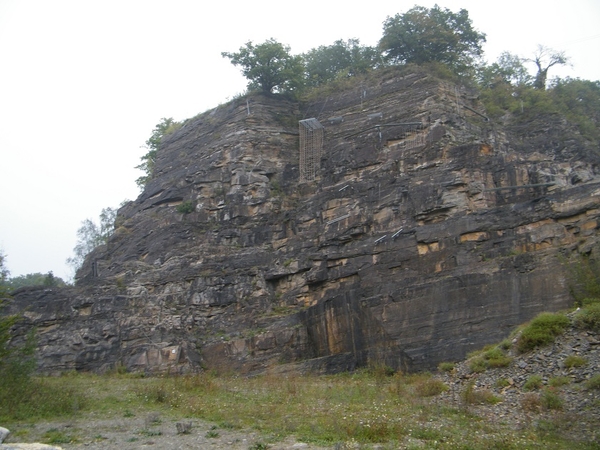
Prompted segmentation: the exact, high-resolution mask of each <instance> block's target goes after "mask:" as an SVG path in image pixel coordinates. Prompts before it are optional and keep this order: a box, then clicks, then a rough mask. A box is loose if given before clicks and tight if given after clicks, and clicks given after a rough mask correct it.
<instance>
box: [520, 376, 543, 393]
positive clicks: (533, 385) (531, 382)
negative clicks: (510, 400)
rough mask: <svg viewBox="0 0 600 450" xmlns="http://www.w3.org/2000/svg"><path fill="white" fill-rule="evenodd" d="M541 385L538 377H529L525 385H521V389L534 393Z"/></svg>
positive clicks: (540, 379) (540, 378)
mask: <svg viewBox="0 0 600 450" xmlns="http://www.w3.org/2000/svg"><path fill="white" fill-rule="evenodd" d="M542 385H543V383H542V377H541V376H539V375H531V376H530V377H529V378H528V379H527V381H526V382H525V384H524V385H523V389H525V390H526V391H534V390H536V389H539V388H541V387H542Z"/></svg>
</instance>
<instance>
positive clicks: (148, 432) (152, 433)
mask: <svg viewBox="0 0 600 450" xmlns="http://www.w3.org/2000/svg"><path fill="white" fill-rule="evenodd" d="M138 434H141V435H142V436H146V437H152V436H161V435H162V431H160V430H148V429H144V430H141V431H140V432H139V433H138Z"/></svg>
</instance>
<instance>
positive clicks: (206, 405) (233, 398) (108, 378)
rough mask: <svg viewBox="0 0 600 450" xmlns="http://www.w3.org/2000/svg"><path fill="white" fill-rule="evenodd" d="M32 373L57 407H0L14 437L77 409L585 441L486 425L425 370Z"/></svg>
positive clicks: (338, 436)
mask: <svg viewBox="0 0 600 450" xmlns="http://www.w3.org/2000/svg"><path fill="white" fill-rule="evenodd" d="M34 381H35V383H37V384H38V386H39V389H38V393H40V392H48V393H52V395H51V397H52V401H54V402H58V403H56V404H57V405H62V406H61V407H60V408H59V407H58V406H55V407H54V411H52V410H51V409H47V408H36V407H32V408H27V409H25V410H23V411H22V412H21V413H20V414H16V415H15V414H14V411H13V414H12V415H10V416H9V415H7V414H6V411H5V410H3V409H2V410H0V423H2V424H3V426H7V427H9V428H11V430H12V431H13V432H14V433H16V435H18V434H19V433H21V432H22V433H25V431H24V430H25V429H26V428H27V424H31V423H35V422H36V421H37V420H43V419H47V418H49V417H53V418H55V417H56V416H57V415H62V416H65V417H69V416H72V415H77V416H79V417H81V416H82V415H86V414H87V413H91V412H93V413H94V417H96V418H102V417H131V416H133V415H136V416H140V415H144V414H149V413H150V412H159V413H160V414H161V415H164V416H166V417H172V418H177V419H185V418H198V419H203V420H207V421H210V422H213V423H215V425H216V427H218V428H223V429H238V430H253V431H256V432H259V433H260V434H261V435H263V436H264V442H265V443H268V442H271V443H272V442H277V441H281V440H283V439H285V438H286V437H288V436H290V435H293V436H295V437H296V439H298V441H302V442H308V443H313V444H318V445H321V446H332V447H334V446H336V445H337V447H336V448H371V447H372V446H373V445H374V444H383V447H379V448H399V447H401V448H440V449H450V448H453V449H454V448H460V449H486V450H489V449H513V448H514V449H528V448H531V449H534V448H536V449H537V448H553V449H561V448H565V449H576V448H594V447H591V446H589V445H588V446H586V445H584V444H581V445H579V446H578V445H577V444H575V443H573V442H565V441H564V440H563V439H561V437H560V436H557V435H555V434H553V433H548V432H547V430H545V429H540V428H539V427H535V426H534V425H530V426H528V427H525V428H520V429H517V428H515V426H514V424H510V423H505V424H502V423H500V424H493V425H492V424H490V423H489V422H487V421H485V420H483V419H481V418H479V417H478V416H476V415H475V414H473V412H472V410H470V409H469V408H468V405H465V406H464V407H460V408H452V407H449V406H444V404H442V403H441V402H438V401H436V397H437V394H439V393H440V392H442V391H443V390H444V389H446V386H445V385H444V384H443V383H441V382H440V381H439V380H437V379H435V378H434V377H432V376H431V375H429V374H419V375H400V374H395V375H389V374H388V373H386V371H385V370H370V371H362V372H358V373H354V374H341V375H335V376H319V377H317V376H290V377H284V376H281V375H277V376H275V375H266V376H261V377H256V378H241V377H236V376H215V375H211V374H201V375H195V376H180V377H174V376H171V377H153V378H143V377H139V376H138V377H136V376H133V375H128V374H112V375H105V376H98V375H91V374H68V375H64V376H61V377H56V378H41V379H40V378H36V379H34ZM43 398H44V397H40V399H43ZM38 401H39V400H38ZM20 430H21V431H20ZM59 437H60V436H59ZM54 438H55V437H50V436H49V437H48V441H49V442H51V441H52V440H54V442H56V439H54ZM59 443H60V440H59ZM596 448H597V447H596Z"/></svg>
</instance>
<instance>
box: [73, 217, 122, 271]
mask: <svg viewBox="0 0 600 450" xmlns="http://www.w3.org/2000/svg"><path fill="white" fill-rule="evenodd" d="M116 218H117V210H116V209H114V208H110V207H109V208H104V209H102V212H101V213H100V221H99V223H96V222H94V221H93V220H91V219H85V220H84V221H83V222H81V226H80V227H79V229H78V230H77V244H76V245H75V247H74V248H73V253H74V255H73V256H72V257H70V258H67V264H68V265H69V266H71V267H72V268H73V272H77V270H79V268H80V267H81V266H82V265H83V262H84V260H85V257H86V256H87V255H88V254H89V253H90V252H91V251H92V250H94V249H95V248H96V247H98V246H99V245H102V244H105V243H106V242H107V241H108V238H109V237H110V236H111V235H112V233H113V232H114V229H115V220H116Z"/></svg>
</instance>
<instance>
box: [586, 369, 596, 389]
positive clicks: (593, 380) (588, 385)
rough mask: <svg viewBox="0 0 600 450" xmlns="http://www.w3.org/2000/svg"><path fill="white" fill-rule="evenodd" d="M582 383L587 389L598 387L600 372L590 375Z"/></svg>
mask: <svg viewBox="0 0 600 450" xmlns="http://www.w3.org/2000/svg"><path fill="white" fill-rule="evenodd" d="M584 385H585V387H586V388H587V389H600V373H597V374H596V375H594V376H592V378H590V379H589V380H587V381H586V382H585V383H584Z"/></svg>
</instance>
